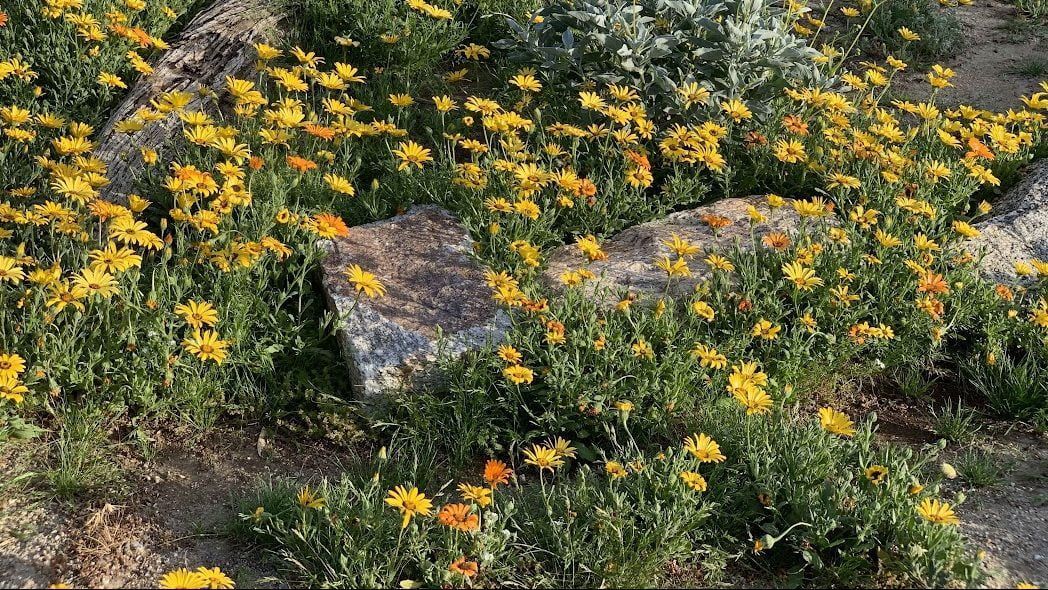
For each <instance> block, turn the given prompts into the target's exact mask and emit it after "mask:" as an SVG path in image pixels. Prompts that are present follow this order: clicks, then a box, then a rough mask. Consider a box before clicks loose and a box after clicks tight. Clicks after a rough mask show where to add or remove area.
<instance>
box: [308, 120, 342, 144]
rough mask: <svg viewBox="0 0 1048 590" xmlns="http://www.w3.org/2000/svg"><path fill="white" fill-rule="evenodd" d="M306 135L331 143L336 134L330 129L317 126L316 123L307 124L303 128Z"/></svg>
mask: <svg viewBox="0 0 1048 590" xmlns="http://www.w3.org/2000/svg"><path fill="white" fill-rule="evenodd" d="M304 129H305V130H306V133H308V134H310V135H312V136H313V137H319V138H320V139H326V140H328V141H331V140H332V139H335V135H336V132H335V130H334V129H332V128H331V127H325V126H324V125H317V124H316V123H308V124H306V126H305V127H304Z"/></svg>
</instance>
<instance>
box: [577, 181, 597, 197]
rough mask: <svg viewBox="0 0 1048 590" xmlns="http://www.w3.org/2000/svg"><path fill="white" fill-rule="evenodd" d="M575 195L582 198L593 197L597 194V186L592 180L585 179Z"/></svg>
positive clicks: (580, 183)
mask: <svg viewBox="0 0 1048 590" xmlns="http://www.w3.org/2000/svg"><path fill="white" fill-rule="evenodd" d="M575 194H577V195H578V196H580V197H592V196H593V195H595V194H597V185H595V184H593V181H592V180H590V179H588V178H583V179H582V180H580V181H579V186H578V188H577V189H576V190H575Z"/></svg>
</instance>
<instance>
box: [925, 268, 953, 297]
mask: <svg viewBox="0 0 1048 590" xmlns="http://www.w3.org/2000/svg"><path fill="white" fill-rule="evenodd" d="M917 291H918V292H919V293H931V294H932V295H935V294H938V293H949V292H950V287H949V285H947V284H946V280H945V279H944V278H943V276H942V275H941V274H938V273H934V272H931V271H928V272H926V273H924V274H923V275H921V278H920V279H918V281H917Z"/></svg>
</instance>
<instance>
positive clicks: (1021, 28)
mask: <svg viewBox="0 0 1048 590" xmlns="http://www.w3.org/2000/svg"><path fill="white" fill-rule="evenodd" d="M950 10H952V11H954V12H953V13H954V14H955V15H956V16H957V18H958V19H959V20H960V21H961V26H962V28H963V30H964V39H965V42H964V49H963V50H962V51H961V53H960V54H959V55H957V56H955V57H953V58H951V59H948V60H945V61H943V63H942V65H943V66H946V67H949V68H951V69H953V71H954V72H956V74H957V75H956V77H955V78H954V79H953V87H952V88H945V89H943V90H940V91H939V94H938V97H937V99H936V100H937V102H938V103H939V104H940V106H957V105H961V104H966V105H970V106H974V107H977V108H983V109H991V110H1003V109H1007V108H1015V107H1019V106H1021V105H1022V103H1021V102H1020V101H1019V97H1020V96H1022V95H1026V96H1029V95H1030V94H1032V93H1034V92H1037V91H1038V90H1040V88H1039V86H1038V84H1039V83H1040V82H1041V81H1042V80H1048V73H1044V72H1042V73H1040V74H1039V75H1031V72H1030V70H1029V68H1031V67H1034V66H1036V64H1040V68H1041V69H1042V70H1043V69H1044V68H1048V27H1045V26H1044V25H1037V24H1035V23H1030V22H1029V21H1027V20H1025V19H1022V18H1021V16H1020V13H1019V12H1018V10H1017V9H1016V7H1015V5H1014V4H1011V3H1007V2H999V1H998V0H975V2H974V3H973V4H971V5H970V6H959V7H957V8H953V9H950ZM893 86H894V88H895V89H896V91H897V92H898V94H900V95H901V96H904V97H906V98H911V99H921V100H924V99H926V98H927V97H928V95H929V94H930V92H931V90H932V88H931V86H929V85H928V83H927V80H926V79H925V77H924V72H922V71H919V70H912V71H907V72H904V73H903V74H902V75H901V76H900V77H899V78H898V79H897V80H896V82H894V83H893Z"/></svg>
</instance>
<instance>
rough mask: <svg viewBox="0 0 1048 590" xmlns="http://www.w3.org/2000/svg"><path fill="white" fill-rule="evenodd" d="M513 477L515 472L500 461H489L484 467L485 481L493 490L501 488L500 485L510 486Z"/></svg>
mask: <svg viewBox="0 0 1048 590" xmlns="http://www.w3.org/2000/svg"><path fill="white" fill-rule="evenodd" d="M511 475H513V470H512V469H510V468H509V467H508V466H507V465H506V464H505V463H503V462H502V461H499V460H498V459H488V462H487V463H486V464H485V465H484V481H486V482H488V485H489V486H491V488H492V489H494V488H497V487H499V485H500V484H502V485H504V484H508V483H509V477H510V476H511Z"/></svg>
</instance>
